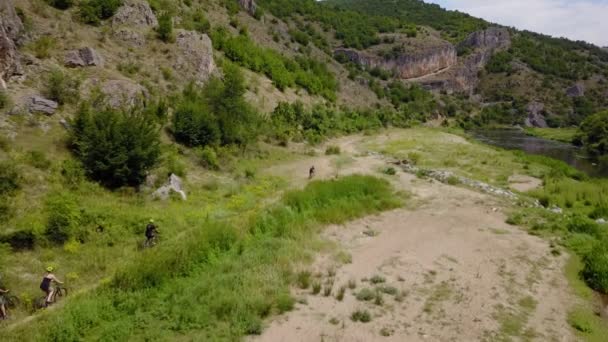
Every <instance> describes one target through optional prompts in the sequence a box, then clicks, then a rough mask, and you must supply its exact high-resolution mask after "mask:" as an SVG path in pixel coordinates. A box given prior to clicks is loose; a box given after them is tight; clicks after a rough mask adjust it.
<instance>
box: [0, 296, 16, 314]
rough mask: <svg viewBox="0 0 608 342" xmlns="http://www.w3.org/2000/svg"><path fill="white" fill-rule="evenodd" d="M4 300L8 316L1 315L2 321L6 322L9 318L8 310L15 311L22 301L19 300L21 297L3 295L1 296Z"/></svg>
mask: <svg viewBox="0 0 608 342" xmlns="http://www.w3.org/2000/svg"><path fill="white" fill-rule="evenodd" d="M1 296H2V298H3V300H4V307H5V309H6V314H7V315H6V316H3V315H2V313H0V320H4V319H7V318H8V309H14V308H16V307H17V306H18V305H19V304H20V303H21V301H20V300H19V297H17V296H15V295H13V294H6V293H5V294H2V295H1Z"/></svg>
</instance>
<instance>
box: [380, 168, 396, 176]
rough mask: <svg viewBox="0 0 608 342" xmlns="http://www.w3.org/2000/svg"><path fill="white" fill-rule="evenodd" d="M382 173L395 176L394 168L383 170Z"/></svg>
mask: <svg viewBox="0 0 608 342" xmlns="http://www.w3.org/2000/svg"><path fill="white" fill-rule="evenodd" d="M382 173H384V174H385V175H389V176H394V175H396V174H397V170H395V168H394V167H392V166H390V167H387V168H386V169H384V170H383V171H382Z"/></svg>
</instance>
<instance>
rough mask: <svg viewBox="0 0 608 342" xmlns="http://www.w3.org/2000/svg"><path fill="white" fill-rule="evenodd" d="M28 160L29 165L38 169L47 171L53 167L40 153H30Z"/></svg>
mask: <svg viewBox="0 0 608 342" xmlns="http://www.w3.org/2000/svg"><path fill="white" fill-rule="evenodd" d="M27 159H28V162H29V164H30V165H32V166H33V167H35V168H37V169H40V170H46V169H48V168H49V167H51V161H50V160H48V159H47V158H46V156H45V155H44V153H42V152H40V151H29V152H28V153H27Z"/></svg>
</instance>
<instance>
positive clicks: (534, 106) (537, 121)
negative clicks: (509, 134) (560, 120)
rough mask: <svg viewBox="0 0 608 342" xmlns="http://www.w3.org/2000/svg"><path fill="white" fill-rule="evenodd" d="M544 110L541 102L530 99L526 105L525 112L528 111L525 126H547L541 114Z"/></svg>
mask: <svg viewBox="0 0 608 342" xmlns="http://www.w3.org/2000/svg"><path fill="white" fill-rule="evenodd" d="M544 110H545V105H544V104H543V103H540V102H537V101H532V102H530V103H529V104H528V106H527V107H526V112H527V113H528V117H527V118H526V120H525V125H526V126H527V127H541V128H545V127H548V126H547V120H546V119H545V116H544V114H543V112H544Z"/></svg>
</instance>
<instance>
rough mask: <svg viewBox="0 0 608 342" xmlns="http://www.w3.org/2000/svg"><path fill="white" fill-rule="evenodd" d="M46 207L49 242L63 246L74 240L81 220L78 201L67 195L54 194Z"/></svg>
mask: <svg viewBox="0 0 608 342" xmlns="http://www.w3.org/2000/svg"><path fill="white" fill-rule="evenodd" d="M46 207H47V211H48V220H47V224H46V230H45V232H44V234H45V236H46V237H47V238H48V239H49V241H51V242H54V243H56V244H63V243H65V242H66V241H68V240H69V239H71V238H73V237H74V236H75V235H76V229H78V227H79V224H80V219H81V217H80V209H79V208H78V204H77V202H76V200H75V199H74V198H72V197H71V196H69V195H68V194H65V193H58V194H53V195H51V196H50V197H49V198H48V200H47V203H46Z"/></svg>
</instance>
